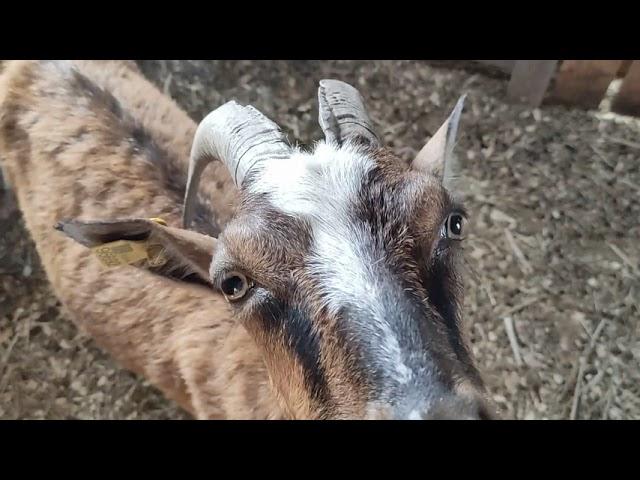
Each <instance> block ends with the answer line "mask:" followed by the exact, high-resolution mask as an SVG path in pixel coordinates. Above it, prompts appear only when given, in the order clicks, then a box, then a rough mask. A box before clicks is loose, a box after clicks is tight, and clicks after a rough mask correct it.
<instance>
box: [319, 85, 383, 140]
mask: <svg viewBox="0 0 640 480" xmlns="http://www.w3.org/2000/svg"><path fill="white" fill-rule="evenodd" d="M318 103H319V107H320V108H319V121H320V127H321V128H322V131H323V132H324V135H325V138H326V139H327V141H329V142H334V143H337V144H338V145H340V144H342V143H343V142H344V141H346V140H349V139H356V138H357V139H359V140H364V141H365V142H367V143H368V144H370V145H372V146H374V147H377V146H379V145H380V139H379V138H378V135H376V133H375V130H374V128H373V123H372V122H371V119H370V118H369V115H368V114H367V110H366V108H365V106H364V101H363V100H362V96H361V95H360V93H359V92H358V90H356V89H355V88H354V87H352V86H351V85H349V84H348V83H344V82H341V81H339V80H321V81H320V88H318Z"/></svg>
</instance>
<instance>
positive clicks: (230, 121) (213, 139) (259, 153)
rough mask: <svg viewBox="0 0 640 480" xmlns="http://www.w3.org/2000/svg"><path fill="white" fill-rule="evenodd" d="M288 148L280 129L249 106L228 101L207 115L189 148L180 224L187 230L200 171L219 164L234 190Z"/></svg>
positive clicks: (287, 152) (191, 216) (192, 214)
mask: <svg viewBox="0 0 640 480" xmlns="http://www.w3.org/2000/svg"><path fill="white" fill-rule="evenodd" d="M290 155H291V147H290V146H289V145H288V144H287V143H286V141H285V138H284V135H283V134H282V132H281V131H280V128H279V127H278V126H277V125H276V124H275V123H274V122H272V121H271V120H269V119H268V118H267V117H265V116H264V115H263V114H262V113H260V112H259V111H258V110H256V109H255V108H253V107H252V106H242V105H239V104H238V103H236V102H234V101H231V102H227V103H225V104H224V105H222V106H221V107H218V108H217V109H215V110H214V111H213V112H211V113H210V114H209V115H207V116H206V117H205V118H204V120H202V122H200V125H198V129H197V130H196V135H195V138H194V140H193V145H192V147H191V158H190V160H189V174H188V178H187V190H186V192H185V197H184V212H183V223H184V227H185V228H189V226H190V225H191V221H192V220H193V217H194V206H195V201H196V196H197V192H198V185H199V184H200V177H201V176H202V172H203V171H204V169H205V168H206V167H207V165H209V164H210V163H211V162H213V161H214V160H221V161H222V163H224V164H225V165H226V167H227V169H228V170H229V173H230V174H231V177H232V178H233V180H234V182H235V184H236V186H237V187H238V188H241V187H242V183H243V181H244V179H245V177H246V175H247V173H248V172H249V171H250V170H251V169H253V168H254V167H255V166H256V165H257V164H258V163H259V162H261V161H263V160H266V159H276V158H287V157H289V156H290Z"/></svg>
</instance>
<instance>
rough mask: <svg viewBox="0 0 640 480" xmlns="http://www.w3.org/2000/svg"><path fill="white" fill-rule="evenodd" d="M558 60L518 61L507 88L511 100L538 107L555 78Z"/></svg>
mask: <svg viewBox="0 0 640 480" xmlns="http://www.w3.org/2000/svg"><path fill="white" fill-rule="evenodd" d="M557 64H558V60H518V61H517V62H516V64H515V65H514V67H513V72H512V73H511V80H510V81H509V85H508V87H507V96H508V98H509V99H510V100H513V101H518V102H523V103H526V104H527V105H530V106H532V107H537V106H538V105H540V103H542V99H543V98H544V94H545V92H546V91H547V87H548V86H549V81H550V80H551V78H552V77H553V75H554V73H555V71H556V66H557Z"/></svg>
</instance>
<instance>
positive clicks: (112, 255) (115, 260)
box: [91, 240, 147, 267]
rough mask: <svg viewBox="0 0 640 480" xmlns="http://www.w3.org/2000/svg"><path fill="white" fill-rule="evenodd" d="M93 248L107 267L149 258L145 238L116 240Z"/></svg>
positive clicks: (129, 263)
mask: <svg viewBox="0 0 640 480" xmlns="http://www.w3.org/2000/svg"><path fill="white" fill-rule="evenodd" d="M91 250H93V253H95V255H96V257H98V260H100V262H101V263H102V264H103V265H104V266H105V267H118V266H120V265H131V264H132V263H136V262H139V261H140V260H145V259H146V258H147V242H146V241H145V240H142V241H133V240H116V241H115V242H109V243H103V244H102V245H98V246H97V247H93V248H92V249H91Z"/></svg>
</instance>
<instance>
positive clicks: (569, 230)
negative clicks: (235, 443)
mask: <svg viewBox="0 0 640 480" xmlns="http://www.w3.org/2000/svg"><path fill="white" fill-rule="evenodd" d="M139 63H140V66H141V67H142V69H143V71H144V72H145V74H146V75H148V77H149V78H151V79H152V80H153V81H154V82H155V83H156V84H158V85H159V86H160V87H161V88H163V89H164V90H165V92H167V93H168V94H170V95H171V96H172V97H173V98H175V99H176V100H177V101H178V102H179V103H180V104H181V105H182V106H183V107H184V108H185V109H186V110H187V111H188V112H189V114H190V115H192V117H193V118H194V119H195V120H200V119H201V118H202V117H203V116H204V115H205V114H206V113H208V112H209V111H210V110H212V109H213V108H215V107H217V106H219V105H220V104H222V103H223V102H224V101H227V100H230V99H232V98H235V99H237V100H238V101H240V102H243V103H251V104H253V105H255V106H256V107H257V108H259V109H260V110H262V111H263V112H264V113H265V114H267V115H268V116H270V117H271V118H273V119H274V120H275V121H277V122H278V123H279V124H280V125H281V126H282V127H283V128H284V129H285V130H286V131H287V133H288V135H289V138H290V139H296V140H298V141H299V142H300V143H303V144H304V143H310V142H312V141H314V140H316V139H319V138H320V130H319V127H318V125H317V121H316V118H317V106H316V88H317V82H318V80H319V79H321V78H326V77H333V78H339V79H343V80H345V81H347V82H351V83H353V84H354V85H357V86H358V88H359V89H360V90H361V91H362V93H363V95H364V96H365V99H366V101H367V105H368V107H369V110H370V112H371V116H372V118H373V119H374V122H375V123H377V124H378V126H379V131H380V132H382V134H383V136H384V139H385V141H386V142H387V143H388V144H389V145H391V146H392V147H394V148H395V149H396V151H398V152H399V153H401V154H402V155H403V156H412V155H414V154H415V153H416V152H417V150H418V149H419V148H420V147H421V146H422V145H423V144H424V143H425V141H426V139H428V138H429V136H430V135H432V134H433V133H434V132H435V130H436V128H437V127H438V126H439V124H440V123H441V122H442V121H443V119H444V118H445V117H446V115H447V114H448V112H449V110H450V109H451V108H452V106H453V104H454V103H455V100H456V99H457V97H458V96H459V95H460V94H461V93H462V92H463V91H466V92H468V99H467V104H466V107H465V111H464V113H463V115H462V120H461V126H460V133H459V135H460V140H459V143H458V145H457V152H458V156H459V158H460V161H461V162H460V163H461V165H462V166H463V171H462V175H463V177H462V185H463V187H464V188H465V191H466V197H467V205H468V207H469V210H470V211H471V219H472V226H471V230H472V233H471V234H470V237H469V239H468V240H467V243H466V247H465V250H466V256H467V260H468V274H467V276H466V285H467V296H466V300H465V304H466V305H465V313H466V319H467V320H466V321H467V323H468V327H469V332H470V335H471V338H472V345H473V351H474V353H475V355H476V358H477V363H478V365H479V367H480V369H481V371H482V372H483V373H484V376H485V378H486V381H487V383H488V386H489V389H490V392H491V395H492V396H493V399H494V400H495V402H496V404H497V405H498V407H499V408H500V409H501V411H502V413H503V414H504V415H505V416H506V417H507V418H518V419H567V418H580V419H632V418H636V419H637V418H640V368H639V366H640V342H639V341H638V340H639V334H640V322H639V318H640V312H639V307H638V298H639V290H640V283H639V282H638V278H639V275H640V265H639V259H640V242H638V238H639V235H640V222H638V218H640V192H639V190H640V143H639V142H640V122H639V121H638V120H633V119H629V118H625V117H619V116H616V115H613V114H609V113H606V112H603V111H600V112H583V111H578V110H568V109H566V108H563V107H555V106H545V107H543V108H541V109H535V110H531V109H529V108H526V107H522V106H514V105H508V104H506V103H504V96H505V89H506V83H505V81H504V79H501V78H496V77H491V76H485V75H482V74H480V73H478V72H475V71H468V70H461V69H448V68H443V67H442V66H438V67H435V66H433V65H430V64H428V63H425V62H415V61H392V62H391V61H375V62H371V61H331V62H317V61H296V62H293V61H292V62H267V61H260V62H255V61H251V62H250V61H142V62H139ZM0 192H1V191H0ZM11 199H12V197H11V194H10V193H8V192H4V193H0V202H1V203H0V418H4V419H9V418H29V419H40V418H47V419H60V418H62V419H64V418H80V419H86V418H99V419H132V418H137V419H183V418H188V416H187V415H186V414H185V413H183V412H182V411H180V410H179V409H178V408H177V407H175V406H174V405H172V404H171V403H170V402H168V401H167V400H165V399H164V398H163V397H162V396H161V395H160V394H159V393H158V392H157V391H156V390H155V389H154V388H153V387H151V386H149V385H148V384H146V383H145V382H144V381H142V380H141V379H139V378H137V377H135V376H134V375H132V374H130V373H128V372H125V371H123V370H121V369H120V368H118V366H117V365H115V364H114V362H113V361H112V360H111V359H110V358H109V357H108V355H106V354H105V353H103V352H101V351H100V350H98V349H97V348H96V347H95V346H94V344H93V342H92V341H91V340H90V339H88V338H86V337H84V336H82V335H80V334H79V333H78V331H77V330H76V328H75V327H74V326H73V325H72V324H71V322H69V321H67V320H66V319H65V318H63V316H62V315H61V313H60V312H59V310H58V306H57V302H56V299H55V298H54V297H53V296H52V294H51V292H50V290H49V287H48V284H47V281H46V279H45V278H44V276H43V272H42V269H41V267H40V265H39V262H38V258H37V254H36V253H35V251H34V248H33V245H32V243H31V241H30V240H29V238H28V234H27V232H26V231H25V229H24V226H23V224H22V221H21V219H20V216H19V213H17V212H16V211H14V210H13V209H12V208H11Z"/></svg>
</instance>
